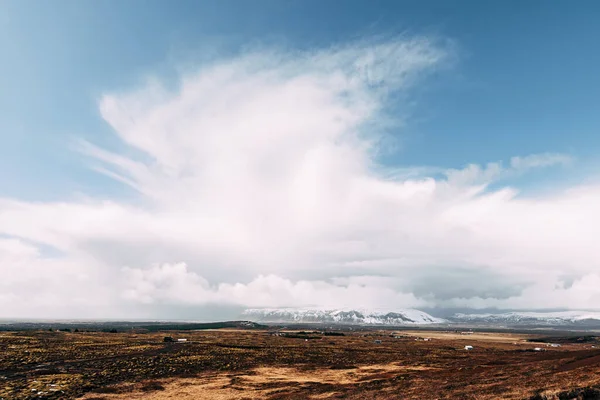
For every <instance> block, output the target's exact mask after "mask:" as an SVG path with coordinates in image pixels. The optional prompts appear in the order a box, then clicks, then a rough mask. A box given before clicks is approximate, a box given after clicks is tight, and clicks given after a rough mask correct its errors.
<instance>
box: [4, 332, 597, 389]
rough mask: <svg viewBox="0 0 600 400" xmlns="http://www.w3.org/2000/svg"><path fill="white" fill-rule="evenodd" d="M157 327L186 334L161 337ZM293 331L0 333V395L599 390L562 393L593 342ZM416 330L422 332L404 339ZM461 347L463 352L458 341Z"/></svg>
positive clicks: (591, 369)
mask: <svg viewBox="0 0 600 400" xmlns="http://www.w3.org/2000/svg"><path fill="white" fill-rule="evenodd" d="M165 335H171V336H173V337H175V338H177V337H185V338H187V339H188V342H187V343H162V339H163V336H165ZM394 335H396V336H401V337H399V338H394V337H393V336H394ZM296 336H300V337H293V338H290V337H281V336H273V335H271V334H270V333H269V332H267V331H264V330H256V331H243V330H213V331H194V332H170V333H164V332H163V333H146V334H128V333H117V334H114V333H113V334H111V333H66V332H41V331H38V332H33V331H29V332H26V331H25V332H4V333H0V399H5V400H8V399H34V398H35V399H42V398H44V399H59V398H60V399H72V398H81V399H85V400H92V399H94V400H101V399H104V400H109V399H155V400H159V399H160V400H162V399H182V400H187V399H272V400H275V399H335V398H345V399H529V398H532V396H534V395H536V394H538V393H539V396H538V399H541V398H543V396H547V398H549V399H552V398H559V395H560V398H561V399H562V398H587V399H593V398H599V397H600V396H599V397H589V396H592V395H594V390H593V389H588V390H587V392H584V391H583V389H581V390H574V389H578V388H584V387H591V386H596V385H600V349H597V348H592V347H591V346H592V344H593V343H572V344H563V346H562V347H559V348H551V347H546V346H545V345H544V344H536V343H531V342H527V339H528V338H530V337H528V336H525V335H518V334H512V333H507V334H498V333H489V334H488V333H476V334H473V335H467V336H465V335H460V334H456V333H454V332H433V331H430V332H428V331H403V332H401V331H396V332H391V331H367V332H352V333H346V335H345V336H324V335H321V334H311V335H308V336H306V338H304V337H303V336H302V335H296ZM423 337H427V338H430V340H428V341H423V340H415V339H418V338H423ZM375 340H380V341H381V343H375ZM467 344H468V345H472V346H474V349H473V350H471V351H466V350H464V346H465V345H467ZM598 345H599V346H598V347H600V343H599V344H598ZM534 347H542V348H543V349H544V350H545V351H539V352H537V351H535V352H534V351H531V350H532V349H533V348H534ZM572 390H574V391H573V392H572V393H567V392H568V391H572ZM40 393H41V394H40ZM585 393H587V394H585ZM597 393H600V391H598V392H597ZM565 396H567V397H565ZM569 396H570V397H569ZM577 396H579V397H577ZM584 396H588V397H584Z"/></svg>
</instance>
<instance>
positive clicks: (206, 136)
mask: <svg viewBox="0 0 600 400" xmlns="http://www.w3.org/2000/svg"><path fill="white" fill-rule="evenodd" d="M445 56H446V53H445V49H444V48H443V47H441V46H440V45H438V44H436V43H433V42H431V41H428V40H426V39H406V38H405V39H400V40H392V41H388V42H379V43H367V42H364V43H357V44H353V45H349V46H346V47H339V48H331V49H326V50H321V51H316V52H305V53H297V52H289V51H261V52H254V53H249V54H244V55H241V56H239V57H237V58H233V59H228V60H220V61H218V62H214V63H212V64H210V65H207V66H204V67H201V68H199V71H198V72H197V73H196V74H194V75H189V76H185V77H183V78H182V80H181V83H180V86H179V87H178V88H177V90H173V91H169V90H167V89H165V88H164V87H162V86H161V85H160V84H159V83H157V82H158V81H153V82H150V83H148V85H147V86H145V87H143V88H141V89H139V90H133V91H131V92H127V93H121V94H107V95H105V96H104V97H103V98H102V99H101V101H100V111H101V114H102V116H103V117H104V119H105V120H106V121H107V123H109V124H110V125H111V126H112V128H113V129H114V131H115V133H116V135H117V136H118V138H119V139H120V140H122V141H123V142H124V143H126V144H127V145H128V146H129V147H130V150H131V152H128V153H127V154H126V153H114V152H111V151H108V150H106V149H103V148H100V147H98V146H96V145H94V144H91V143H88V142H84V141H80V142H78V143H77V144H76V147H77V149H78V150H79V151H81V152H83V153H85V154H86V155H88V156H90V160H91V167H92V168H95V169H96V170H98V171H100V172H101V173H104V174H106V175H108V176H109V177H110V178H113V179H116V180H118V181H120V182H122V183H123V184H124V185H127V186H130V187H131V188H133V189H134V190H135V191H136V192H137V193H138V194H139V197H138V198H137V199H136V201H135V202H131V203H127V202H125V201H123V200H120V199H116V198H112V199H87V200H82V201H76V202H75V201H65V202H60V203H58V202H54V203H39V202H25V201H20V200H18V199H0V235H6V236H7V237H9V238H8V239H2V240H1V241H0V273H2V275H3V276H9V275H10V276H12V277H13V278H11V279H12V280H9V281H8V282H9V283H5V284H4V285H3V286H2V285H0V294H1V295H2V296H1V297H0V301H1V302H3V303H2V304H3V305H4V308H3V309H5V310H6V309H10V310H12V311H11V312H12V313H19V312H22V313H26V314H28V315H33V314H36V315H37V314H40V311H39V310H40V308H39V307H40V305H39V303H40V302H42V301H43V302H46V299H49V300H48V302H47V304H52V305H53V307H57V308H60V309H61V310H63V311H61V312H62V314H61V315H63V314H64V315H71V314H76V313H77V312H79V311H77V310H80V309H79V308H77V307H85V310H92V309H98V310H100V309H101V310H103V311H102V312H104V313H109V314H110V312H111V310H112V312H116V310H121V309H123V305H128V306H131V305H132V304H138V303H139V304H169V305H171V306H173V307H176V305H177V304H180V305H186V304H187V305H189V304H222V303H226V304H238V305H247V306H278V305H281V306H294V305H298V306H314V305H327V306H336V305H343V306H352V305H353V304H352V303H353V302H358V305H360V306H365V305H370V306H385V307H390V306H397V307H409V306H412V307H419V306H445V305H448V306H450V305H456V304H460V305H471V306H486V305H495V306H499V307H502V306H506V307H513V308H529V307H544V306H545V304H548V306H550V305H551V306H552V307H582V306H583V305H585V304H587V301H588V300H590V299H595V298H597V290H596V289H595V288H593V287H591V286H589V285H587V286H586V282H587V281H586V280H581V279H582V277H588V278H590V281H591V277H594V276H596V275H594V274H595V273H596V271H598V267H599V266H600V265H599V261H600V260H599V258H598V256H597V252H596V251H595V238H597V237H598V234H600V231H599V230H600V228H599V226H600V224H599V222H600V209H598V207H597V204H598V202H599V201H600V187H597V186H589V187H577V188H571V189H569V190H567V191H556V192H555V193H554V194H552V195H550V196H547V197H541V198H535V199H531V198H521V197H519V196H517V192H516V191H515V190H514V189H512V188H510V187H505V188H502V189H499V190H489V189H487V186H488V184H489V183H490V182H491V181H495V180H497V179H501V178H504V177H507V176H510V175H511V174H516V173H523V172H525V171H526V170H528V169H531V168H539V167H545V166H550V165H555V164H565V163H567V162H569V160H570V159H569V158H568V157H566V156H563V155H554V154H541V155H533V156H526V157H514V158H512V159H511V160H510V162H509V164H508V167H503V165H502V164H501V163H500V162H495V163H490V164H488V165H487V166H485V167H483V168H482V167H480V166H477V165H469V166H468V167H466V168H464V169H461V170H439V169H427V168H426V169H418V170H415V171H414V173H412V172H411V171H406V170H396V171H392V173H391V174H390V173H388V172H389V171H382V168H381V167H380V166H379V165H378V164H377V154H378V149H379V148H378V146H379V144H380V143H381V139H382V135H384V134H385V132H384V129H383V128H384V126H382V125H380V124H379V123H378V121H380V119H381V120H383V121H386V122H385V123H386V124H387V121H389V116H386V115H385V110H386V108H385V106H386V105H387V101H388V95H389V94H390V92H401V93H404V94H407V93H409V92H410V90H412V88H413V87H415V86H416V84H417V82H419V80H420V78H421V77H422V76H423V75H425V74H426V73H427V71H430V70H432V69H434V68H437V67H438V66H439V65H441V64H443V62H444V60H445ZM130 153H131V154H135V156H131V155H130ZM399 171H400V172H399ZM440 171H441V172H442V173H443V174H445V178H435V177H427V175H428V174H439V173H440ZM424 175H425V176H424ZM17 238H18V239H17ZM34 244H35V245H34ZM39 246H50V247H52V248H54V249H57V250H58V251H59V252H60V253H61V254H60V255H58V256H53V257H49V256H48V255H47V254H44V251H42V250H41V247H39ZM456 267H461V268H464V274H463V275H461V276H463V277H464V280H465V281H470V282H471V283H472V286H473V287H474V288H476V290H474V292H473V291H470V292H469V293H470V294H469V295H468V296H467V297H461V295H460V293H458V294H456V293H454V292H448V291H446V290H442V288H441V287H440V286H439V283H437V284H433V282H436V280H435V279H434V278H435V276H440V274H441V271H448V270H449V268H456ZM482 271H485V273H486V274H487V275H486V276H487V277H488V278H489V279H492V280H494V279H497V282H498V284H497V285H498V289H497V290H492V289H494V288H493V287H492V286H493V285H491V284H489V283H486V285H481V282H480V281H479V280H480V279H481V276H482ZM565 273H568V274H570V275H573V276H576V277H579V279H580V280H576V282H581V283H578V284H573V286H572V287H571V288H567V289H565V288H561V287H560V282H561V279H562V278H561V277H562V276H564V275H565ZM15 277H16V278H15ZM417 277H418V282H417ZM41 281H43V282H44V283H43V284H42V283H40V284H35V285H34V284H33V282H41ZM5 282H7V281H5ZM428 282H431V284H428ZM495 282H496V281H495ZM501 283H502V285H504V286H499V285H500V284H501ZM512 284H514V285H516V286H515V287H519V288H524V289H522V290H521V292H522V293H521V294H518V295H515V294H514V293H513V291H514V290H507V291H506V295H502V293H503V292H502V291H503V290H504V288H505V287H507V286H510V285H512ZM436 285H437V286H436ZM479 285H481V286H482V288H481V289H480V290H479V289H477V287H478V286H479ZM557 285H559V286H557ZM32 287H33V289H31V288H32ZM457 287H461V288H462V287H465V286H464V284H463V285H462V286H461V285H458V286H457ZM27 288H30V289H27ZM443 289H446V288H443ZM442 291H443V292H444V295H442V294H441V292H442ZM417 292H418V293H420V294H419V295H417V294H416V293H417ZM471 292H472V293H471ZM498 293H500V294H498ZM448 296H454V297H451V298H448ZM544 299H548V300H550V299H551V301H548V303H544V301H545V300H544ZM94 307H95V308H94ZM589 307H593V304H590V305H589Z"/></svg>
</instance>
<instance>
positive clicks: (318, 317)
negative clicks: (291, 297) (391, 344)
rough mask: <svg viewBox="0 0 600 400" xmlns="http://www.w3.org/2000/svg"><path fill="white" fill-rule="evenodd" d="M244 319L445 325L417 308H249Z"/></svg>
mask: <svg viewBox="0 0 600 400" xmlns="http://www.w3.org/2000/svg"><path fill="white" fill-rule="evenodd" d="M243 315H244V317H246V318H249V319H253V320H256V321H258V322H284V323H290V322H294V323H338V324H356V325H422V324H436V323H443V322H446V321H445V320H443V319H441V318H435V317H433V316H431V315H429V314H427V313H425V312H423V311H419V310H414V309H402V310H385V309H355V308H337V309H316V308H260V309H248V310H246V311H244V312H243Z"/></svg>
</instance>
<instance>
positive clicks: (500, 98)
mask: <svg viewBox="0 0 600 400" xmlns="http://www.w3.org/2000/svg"><path fill="white" fill-rule="evenodd" d="M0 11H1V19H0V47H1V48H2V53H3V57H2V59H3V60H4V61H3V62H2V64H1V65H0V87H1V88H2V90H1V91H0V135H1V136H0V138H1V140H2V146H1V148H0V171H2V172H0V178H1V180H2V189H1V191H2V194H3V195H18V196H23V197H26V198H29V199H34V198H39V196H42V197H43V198H56V196H57V192H64V191H75V192H76V191H80V190H81V191H85V192H89V191H94V192H96V191H101V190H102V191H111V192H114V191H119V190H120V189H119V187H118V186H115V185H114V184H113V183H112V182H110V181H109V180H106V179H104V178H102V177H99V176H98V175H97V174H95V173H93V172H90V171H89V170H87V169H85V168H82V162H81V159H80V158H78V156H77V154H74V153H73V152H71V151H70V150H69V138H70V137H72V136H73V135H76V136H84V137H86V138H96V139H97V140H98V141H100V142H101V143H107V142H109V141H110V138H109V137H107V136H106V135H105V133H106V131H107V130H108V129H109V128H108V127H107V126H106V124H105V123H104V122H103V121H102V119H101V118H100V117H99V115H98V112H97V101H98V97H99V96H100V95H101V94H102V93H103V92H104V91H107V90H120V89H122V88H128V87H131V86H135V85H136V84H139V82H140V76H143V75H144V74H159V75H162V76H169V75H170V76H173V74H174V73H175V72H176V71H177V70H178V69H180V68H182V66H185V65H190V64H191V65H193V63H194V62H196V61H198V60H203V59H207V58H208V59H210V58H211V57H215V56H216V55H221V54H226V53H227V52H235V51H237V50H238V49H239V48H240V47H243V46H248V45H253V44H255V45H257V44H264V43H274V44H278V45H283V46H290V47H294V48H310V47H315V46H330V45H332V44H335V43H339V42H343V41H347V40H350V39H352V38H357V37H361V36H365V35H381V34H384V35H385V34H388V35H389V34H397V33H401V32H407V33H408V34H431V35H435V36H438V37H440V38H442V39H445V40H451V41H453V42H454V43H455V45H456V49H457V57H456V62H455V64H454V65H452V66H450V67H449V69H448V70H442V71H440V72H438V73H437V75H436V76H435V77H433V78H432V79H430V80H429V81H428V83H427V85H426V86H425V87H424V88H422V89H421V90H420V91H419V92H418V94H417V95H416V96H415V98H414V99H413V101H414V102H415V105H414V109H411V123H410V124H408V126H407V127H405V128H404V129H403V130H402V131H401V132H399V135H400V137H401V143H402V147H403V150H402V151H399V152H394V153H393V154H391V155H386V156H385V160H384V161H385V162H386V163H389V164H402V165H435V166H440V167H452V168H458V167H461V166H464V165H465V164H467V163H471V162H477V163H485V162H488V161H496V160H503V159H506V158H507V157H511V156H513V155H516V154H517V155H526V154H530V153H540V152H566V153H569V154H572V155H574V156H576V157H577V159H578V160H580V162H581V161H587V162H588V163H590V162H593V160H591V159H592V158H593V157H594V155H595V154H596V153H597V151H598V146H599V140H598V139H597V138H598V135H597V134H595V133H596V132H595V131H596V129H597V127H598V126H599V125H600V113H598V112H595V107H596V101H595V96H596V94H597V93H598V91H599V89H600V77H599V75H598V73H597V71H598V67H599V63H600V53H598V52H597V51H594V50H593V49H594V48H595V46H596V41H597V37H598V35H599V34H600V32H598V30H600V28H599V27H598V24H597V18H598V16H599V15H600V6H598V4H597V3H596V2H593V1H582V2H578V4H577V5H576V6H575V5H573V4H570V3H568V2H554V3H553V4H552V5H548V4H547V2H543V1H527V2H519V1H515V2H510V1H506V2H479V1H455V2H439V1H375V2H365V1H344V2H342V1H330V2H325V3H323V2H316V1H284V0H282V1H260V2H258V3H250V2H244V1H203V2H197V1H179V2H177V6H173V5H171V4H167V2H163V1H144V2H141V1H132V2H114V1H98V2H78V1H57V2H52V3H49V2H35V1H4V2H2V3H1V5H0ZM394 133H395V132H394ZM113 145H116V144H114V143H113ZM552 172H553V173H554V174H558V175H556V176H554V179H557V178H562V179H566V178H567V177H568V178H570V179H579V178H578V177H573V176H571V175H567V176H566V177H565V174H566V172H565V171H552ZM569 173H570V174H572V173H573V172H572V171H570V172H569ZM98 185H99V186H100V187H101V188H102V189H100V188H98Z"/></svg>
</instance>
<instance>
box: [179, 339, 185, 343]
mask: <svg viewBox="0 0 600 400" xmlns="http://www.w3.org/2000/svg"><path fill="white" fill-rule="evenodd" d="M185 342H187V339H177V343H185Z"/></svg>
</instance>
